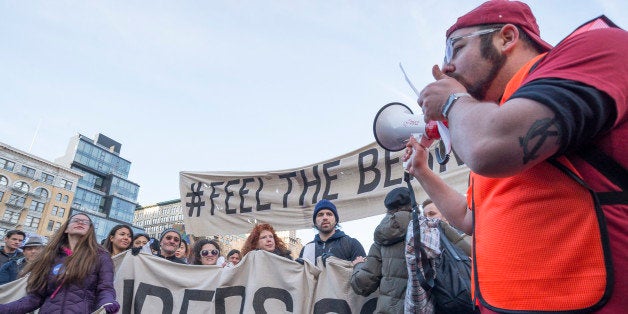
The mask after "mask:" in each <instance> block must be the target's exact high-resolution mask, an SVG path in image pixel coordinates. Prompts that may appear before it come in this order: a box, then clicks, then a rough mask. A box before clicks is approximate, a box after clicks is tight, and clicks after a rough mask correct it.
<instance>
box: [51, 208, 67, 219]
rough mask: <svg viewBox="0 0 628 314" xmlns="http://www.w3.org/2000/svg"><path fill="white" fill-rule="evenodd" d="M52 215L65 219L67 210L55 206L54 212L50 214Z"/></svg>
mask: <svg viewBox="0 0 628 314" xmlns="http://www.w3.org/2000/svg"><path fill="white" fill-rule="evenodd" d="M50 215H53V216H58V217H63V215H65V208H63V207H59V206H54V207H53V208H52V211H51V212H50Z"/></svg>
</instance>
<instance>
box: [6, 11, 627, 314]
mask: <svg viewBox="0 0 628 314" xmlns="http://www.w3.org/2000/svg"><path fill="white" fill-rule="evenodd" d="M627 48H628V33H626V32H625V31H624V30H622V29H620V28H619V27H617V26H616V25H615V24H613V23H612V22H611V21H610V20H609V19H607V18H606V17H604V16H601V17H598V18H596V19H594V20H592V21H590V22H588V23H585V24H584V25H583V26H581V27H579V28H578V29H577V30H575V31H574V32H573V33H572V34H570V35H569V36H568V37H567V38H565V39H564V40H563V41H561V42H560V43H559V44H558V45H557V46H556V47H552V46H551V45H549V44H548V43H546V42H545V41H544V40H542V39H541V37H540V30H539V27H538V25H537V23H536V19H535V17H534V15H533V14H532V12H531V10H530V8H529V7H528V6H527V5H526V4H525V3H522V2H519V1H509V0H491V1H487V2H485V3H483V4H482V5H480V6H478V7H477V8H475V9H474V10H472V11H470V12H468V13H466V14H464V15H463V16H461V17H460V18H458V19H457V21H456V22H455V23H454V24H453V25H452V26H451V27H450V28H449V29H448V30H447V32H446V51H445V59H444V62H443V64H442V67H439V66H434V67H433V69H432V76H433V77H434V82H432V83H430V84H428V85H427V86H426V87H425V88H424V89H423V90H422V91H421V93H420V96H419V99H418V104H419V105H420V106H421V108H422V110H423V114H424V117H425V120H426V121H447V122H448V127H449V129H450V132H451V139H452V145H453V148H454V149H455V150H456V154H457V156H458V157H459V158H460V160H462V161H464V162H465V164H466V165H467V166H468V167H469V168H470V170H471V174H470V179H469V189H468V191H467V193H466V195H462V194H460V193H459V191H456V190H454V189H453V188H451V187H449V186H448V185H447V184H446V183H445V181H444V180H443V179H442V178H441V177H440V176H439V175H438V174H436V173H434V172H433V171H432V170H431V169H430V167H429V162H428V160H429V158H428V157H429V153H428V151H429V145H430V144H431V141H430V140H429V139H426V138H425V137H423V138H420V139H417V138H415V137H414V136H412V137H410V139H409V140H408V144H407V147H406V148H407V149H406V153H405V155H404V156H403V160H404V161H407V162H408V166H407V169H406V170H407V171H408V173H409V174H410V175H411V176H413V177H414V178H415V179H416V180H417V181H418V183H419V184H420V185H421V187H422V188H423V190H424V191H425V192H426V193H427V195H428V196H429V198H430V200H426V201H425V202H424V203H423V205H422V209H423V213H424V214H425V216H424V217H421V219H420V220H418V219H416V218H413V219H411V218H410V217H411V214H412V211H413V206H412V205H413V204H412V201H411V200H412V197H411V192H410V190H409V189H406V188H396V189H393V190H392V191H391V192H390V193H389V194H388V195H387V196H386V199H385V202H384V207H385V208H386V215H385V217H384V218H383V220H382V221H381V223H380V224H379V225H378V226H377V228H376V229H375V230H374V243H373V245H372V246H371V248H370V250H369V253H368V255H367V254H366V252H365V251H364V248H363V247H362V245H361V244H360V243H359V242H358V241H357V240H356V239H354V238H352V237H350V236H348V235H346V234H345V233H344V232H343V231H341V230H339V228H338V222H339V221H340V217H339V215H338V210H337V208H336V206H335V205H334V204H333V203H332V202H331V201H329V200H321V201H319V202H318V203H317V204H316V205H315V208H314V213H313V217H312V222H313V225H314V227H315V228H316V229H317V230H318V234H317V235H316V236H315V238H314V240H313V241H311V242H309V243H308V244H306V245H305V246H304V247H303V249H302V250H301V252H300V253H299V257H298V258H296V259H295V262H299V263H305V262H306V261H307V262H308V263H311V264H315V265H318V264H319V261H322V264H323V265H318V266H319V267H325V263H326V260H328V258H329V257H332V256H333V257H336V258H339V259H342V260H347V261H350V262H351V264H352V265H353V275H352V277H351V280H350V285H351V287H352V289H353V290H354V291H355V293H357V294H360V295H369V294H371V293H373V292H374V291H375V290H377V289H379V293H380V296H379V298H378V301H377V310H376V311H377V312H378V313H402V312H406V313H432V312H433V311H434V310H435V308H434V306H433V304H431V300H430V293H429V291H425V290H422V288H421V287H420V286H418V285H417V280H416V278H415V276H416V275H417V274H420V273H421V272H422V269H421V266H420V264H419V260H418V256H419V254H418V253H416V250H417V249H418V248H415V247H413V246H412V245H413V243H414V239H413V237H414V235H415V234H414V233H413V229H414V228H413V227H414V226H413V223H414V221H417V223H420V224H421V225H422V226H423V227H428V228H432V227H433V228H434V230H442V232H443V233H444V234H445V235H446V236H447V238H448V239H449V241H451V242H452V243H455V244H456V246H458V247H460V248H461V249H462V251H464V252H465V253H466V254H468V255H469V256H470V257H472V259H471V260H472V262H473V267H474V269H473V274H474V276H473V278H471V279H470V280H471V289H472V290H473V291H472V292H471V295H472V297H473V301H472V303H473V306H475V308H474V310H477V311H481V312H482V313H495V312H519V313H524V312H545V311H557V312H582V313H584V312H597V313H621V312H625V311H626V309H627V308H628V299H627V298H625V297H623V296H625V295H627V294H628V236H626V235H627V233H626V230H628V219H627V218H626V217H628V209H627V207H626V204H627V203H628V197H626V193H627V192H626V191H627V189H628V183H626V178H628V172H626V168H628V154H627V153H626V147H628V145H626V143H625V139H626V137H627V136H628V123H627V121H628V110H627V108H626V107H627V105H628V97H626V91H628V79H627V78H626V73H628V68H627V67H628V63H627V62H625V61H626V57H625V56H624V55H623V53H624V51H625V50H627ZM622 143H623V144H622ZM59 230H60V232H57V234H55V235H54V236H53V237H52V239H50V241H49V243H47V244H46V245H44V243H43V242H42V241H41V238H39V237H36V236H32V237H29V238H28V239H26V241H24V240H25V237H26V235H25V234H24V232H22V231H19V230H12V231H9V232H7V234H6V235H5V239H4V241H5V245H4V247H2V249H1V251H0V263H2V264H3V265H2V267H1V268H0V279H1V280H2V281H3V282H8V281H11V280H14V279H15V278H19V277H20V276H24V275H25V274H27V273H30V275H29V277H28V279H27V295H26V296H25V297H23V298H21V299H20V300H17V301H14V302H11V303H8V304H1V305H0V313H26V312H29V311H32V310H34V309H37V308H39V309H40V311H41V312H44V313H48V312H60V313H63V312H79V313H87V312H92V311H94V310H96V309H98V308H103V309H104V310H105V311H106V312H108V313H115V312H117V311H118V310H119V304H118V302H117V301H116V295H115V291H114V289H113V263H112V260H111V256H113V255H116V254H119V253H121V252H124V251H126V250H129V249H131V251H132V252H133V253H135V254H137V253H138V252H139V251H140V248H144V249H146V250H147V251H148V250H150V251H151V252H152V254H154V255H155V256H158V257H160V258H164V259H166V260H168V261H171V262H174V263H181V264H191V265H213V266H219V267H236V266H237V264H238V263H239V262H240V260H241V259H242V258H244V257H245V256H246V255H247V254H248V253H250V252H252V251H255V250H263V251H267V252H270V253H272V254H276V255H278V256H281V257H284V258H287V259H291V260H292V258H293V257H292V255H291V254H292V253H291V252H290V251H289V250H288V248H287V246H286V244H285V243H284V242H283V241H282V240H281V239H280V238H279V237H277V234H276V233H275V230H274V228H273V227H272V226H271V225H269V224H257V225H255V226H254V228H253V229H252V230H251V232H250V235H249V237H248V238H247V239H246V242H245V244H244V246H243V247H242V249H241V251H238V250H232V251H230V252H229V253H228V254H227V256H226V258H225V257H223V252H222V251H221V246H220V243H218V242H217V241H215V240H211V239H201V240H199V241H196V242H195V243H194V244H193V246H192V248H191V249H190V247H189V243H187V242H185V241H184V240H183V239H182V237H181V234H180V233H179V232H178V231H177V230H175V229H167V230H165V231H164V232H162V233H161V235H160V237H159V239H150V238H149V237H148V236H146V235H143V234H137V235H134V234H133V231H132V230H131V228H130V227H129V226H125V225H119V226H116V227H114V228H113V229H112V230H111V232H110V233H109V235H108V237H107V239H105V242H104V243H103V245H102V246H101V245H99V244H98V243H96V237H95V232H94V226H93V224H92V222H91V219H90V218H89V217H88V216H87V215H85V214H76V215H73V216H71V217H70V218H69V219H68V220H67V221H66V222H65V223H64V224H63V225H62V226H61V229H59ZM430 232H431V229H430ZM467 234H468V235H467ZM471 235H472V237H473V241H471ZM423 237H424V234H421V238H422V244H421V245H422V246H424V247H422V249H421V252H422V253H421V254H425V255H428V256H427V258H436V257H437V255H438V254H439V252H440V248H439V245H438V234H430V235H427V236H426V238H425V239H423ZM430 237H431V238H430ZM472 243H473V245H472ZM423 252H425V253H423ZM423 257H426V256H423ZM531 265H532V266H537V267H533V268H534V271H531Z"/></svg>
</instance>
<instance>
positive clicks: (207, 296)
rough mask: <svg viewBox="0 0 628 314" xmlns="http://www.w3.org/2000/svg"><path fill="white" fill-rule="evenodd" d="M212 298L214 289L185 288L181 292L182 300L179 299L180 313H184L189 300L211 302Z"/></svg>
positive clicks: (186, 310)
mask: <svg viewBox="0 0 628 314" xmlns="http://www.w3.org/2000/svg"><path fill="white" fill-rule="evenodd" d="M213 298H214V291H212V290H197V289H185V291H184V292H183V301H181V310H180V311H179V313H180V314H186V313H187V312H188V307H189V305H190V301H203V302H211V301H212V299H213Z"/></svg>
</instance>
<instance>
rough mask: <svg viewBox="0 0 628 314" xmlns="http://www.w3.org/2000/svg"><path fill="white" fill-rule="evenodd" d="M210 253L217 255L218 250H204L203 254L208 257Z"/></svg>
mask: <svg viewBox="0 0 628 314" xmlns="http://www.w3.org/2000/svg"><path fill="white" fill-rule="evenodd" d="M208 255H211V256H216V255H218V250H202V251H201V256H203V257H207V256H208Z"/></svg>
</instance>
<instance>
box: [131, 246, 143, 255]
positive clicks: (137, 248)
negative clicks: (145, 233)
mask: <svg viewBox="0 0 628 314" xmlns="http://www.w3.org/2000/svg"><path fill="white" fill-rule="evenodd" d="M141 250H142V247H141V246H138V247H134V248H131V255H133V256H137V254H140V251H141Z"/></svg>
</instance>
